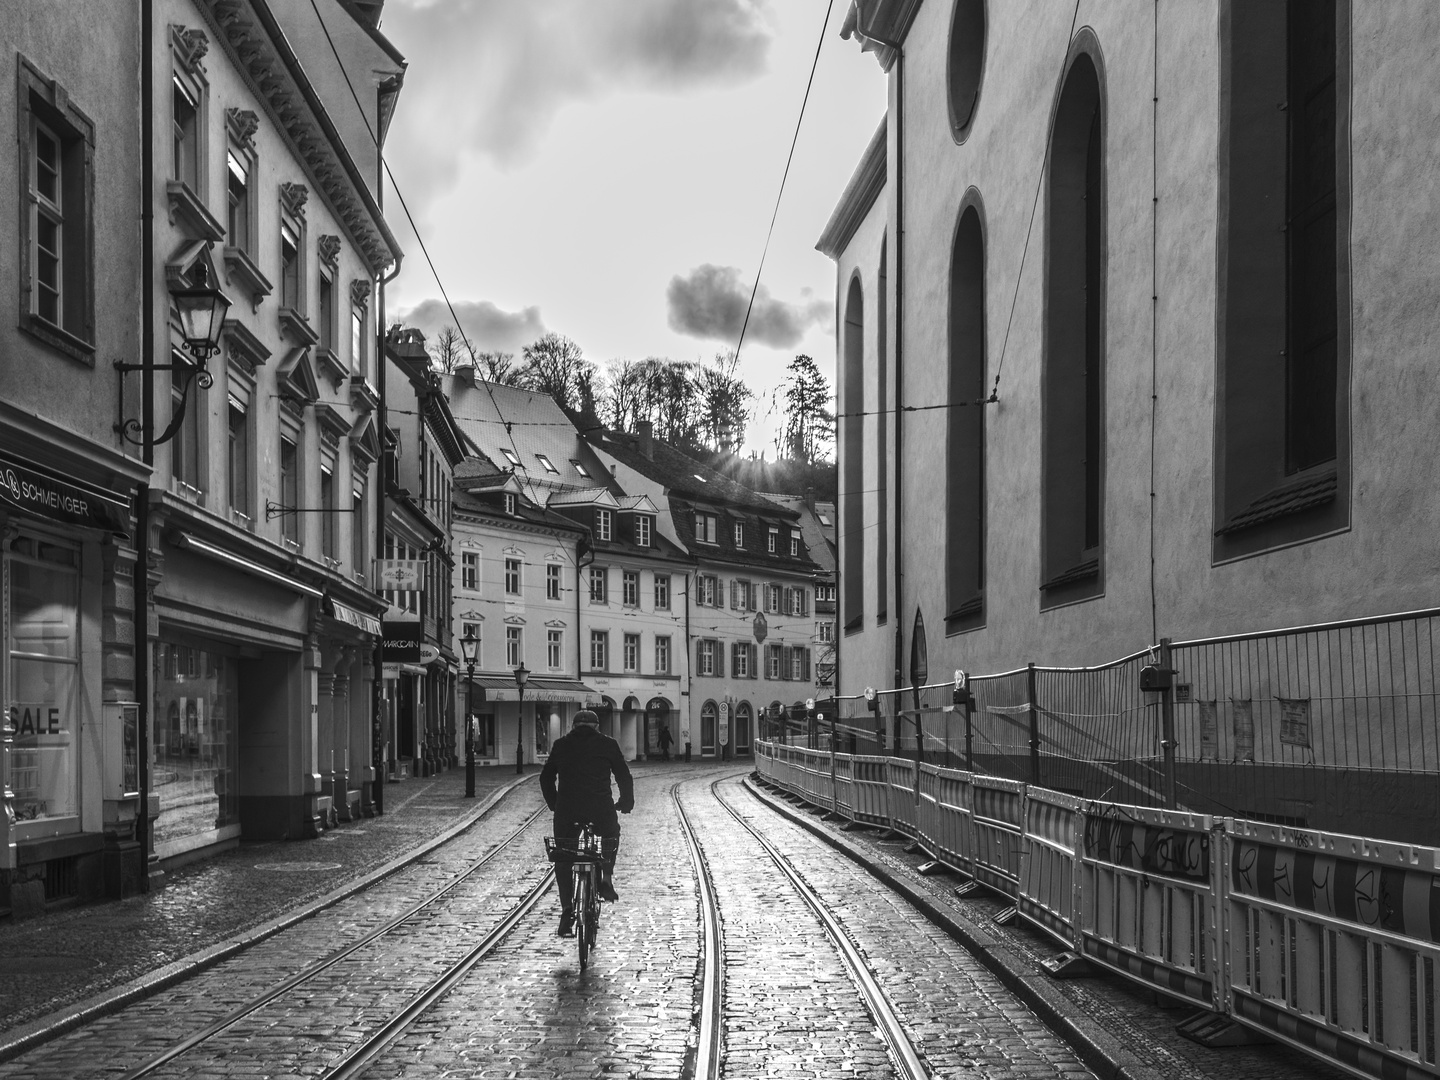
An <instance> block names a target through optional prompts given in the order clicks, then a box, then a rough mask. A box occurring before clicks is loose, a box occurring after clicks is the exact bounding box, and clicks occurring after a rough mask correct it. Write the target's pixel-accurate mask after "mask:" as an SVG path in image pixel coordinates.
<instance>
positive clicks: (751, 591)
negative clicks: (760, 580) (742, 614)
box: [745, 582, 756, 611]
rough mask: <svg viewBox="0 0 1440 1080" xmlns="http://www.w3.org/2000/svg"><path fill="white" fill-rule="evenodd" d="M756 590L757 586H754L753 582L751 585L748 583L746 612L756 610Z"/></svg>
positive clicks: (746, 588)
mask: <svg viewBox="0 0 1440 1080" xmlns="http://www.w3.org/2000/svg"><path fill="white" fill-rule="evenodd" d="M755 588H756V586H755V584H754V583H753V582H749V583H747V584H746V586H745V610H746V611H754V610H755Z"/></svg>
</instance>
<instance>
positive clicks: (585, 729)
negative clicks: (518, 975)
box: [540, 709, 635, 937]
mask: <svg viewBox="0 0 1440 1080" xmlns="http://www.w3.org/2000/svg"><path fill="white" fill-rule="evenodd" d="M612 776H613V777H614V778H615V783H616V784H617V785H619V788H620V798H619V799H612V798H611V796H610V778H611V777H612ZM540 790H541V792H543V793H544V795H545V805H546V806H548V807H550V809H551V810H553V811H554V812H555V836H556V838H557V839H561V840H573V839H574V838H575V837H577V836H579V835H580V826H581V825H583V824H584V823H585V822H587V821H588V822H590V824H591V825H592V826H593V827H594V830H595V832H596V834H597V835H598V836H600V837H601V841H600V843H601V851H602V854H603V856H604V862H603V864H602V866H601V868H600V895H601V896H602V897H603V898H605V899H606V900H609V901H611V902H612V903H613V902H614V901H616V900H618V899H620V897H619V895H618V894H617V893H616V892H615V881H614V870H615V856H616V855H617V854H618V853H619V851H620V820H619V818H617V817H616V816H615V811H616V810H619V811H620V813H622V814H628V813H630V811H631V810H633V809H635V782H634V780H632V779H631V776H630V767H629V766H628V765H626V764H625V755H624V754H623V753H621V752H620V744H619V743H617V742H616V741H615V740H614V739H612V738H610V736H608V735H602V734H600V718H599V717H598V716H596V715H595V714H594V713H593V712H591V711H590V710H589V709H581V710H580V711H579V712H577V713H576V714H575V719H574V721H573V723H572V726H571V729H570V733H569V734H568V735H562V736H561V737H560V738H558V739H556V740H555V745H554V746H552V747H551V748H550V757H549V759H548V760H546V762H545V767H544V768H543V769H541V770H540ZM555 874H556V884H558V885H559V886H560V929H559V933H560V935H561V936H562V937H569V936H570V935H571V934H573V933H574V932H575V907H574V903H575V900H574V881H573V878H574V871H573V870H572V869H571V867H570V865H569V864H568V863H563V862H562V863H556V864H555Z"/></svg>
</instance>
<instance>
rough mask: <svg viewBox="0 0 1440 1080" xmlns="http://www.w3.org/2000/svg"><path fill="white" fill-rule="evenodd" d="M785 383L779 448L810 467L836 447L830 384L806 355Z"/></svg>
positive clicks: (789, 369) (794, 362)
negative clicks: (783, 419)
mask: <svg viewBox="0 0 1440 1080" xmlns="http://www.w3.org/2000/svg"><path fill="white" fill-rule="evenodd" d="M785 371H786V375H785V381H784V382H783V383H781V389H782V390H783V391H784V401H785V426H784V428H783V429H782V430H781V433H780V438H779V440H778V442H777V445H776V449H777V450H779V451H780V452H781V454H782V456H784V457H788V458H791V459H792V460H794V461H798V462H802V463H803V464H806V465H814V464H816V463H817V462H820V461H822V460H825V459H826V458H827V456H828V452H829V450H830V449H831V448H832V447H833V446H834V445H835V413H834V411H833V410H832V409H831V408H830V401H831V398H832V395H831V392H830V381H829V380H828V379H826V378H825V376H824V374H823V373H822V372H821V371H820V369H819V368H818V367H817V366H816V365H815V361H814V360H813V359H812V358H810V357H808V356H806V355H804V354H803V353H802V354H800V355H798V356H796V357H795V359H794V360H792V361H790V366H789V367H787V368H786V369H785Z"/></svg>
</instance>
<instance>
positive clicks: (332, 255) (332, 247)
mask: <svg viewBox="0 0 1440 1080" xmlns="http://www.w3.org/2000/svg"><path fill="white" fill-rule="evenodd" d="M315 250H316V252H318V253H319V255H320V261H321V262H323V263H324V264H325V265H326V266H330V267H333V266H335V265H336V264H337V263H338V262H339V261H340V237H338V236H331V235H330V234H329V233H324V234H322V235H321V237H320V239H319V240H316V241H315Z"/></svg>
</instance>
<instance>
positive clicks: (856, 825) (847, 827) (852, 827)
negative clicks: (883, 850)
mask: <svg viewBox="0 0 1440 1080" xmlns="http://www.w3.org/2000/svg"><path fill="white" fill-rule="evenodd" d="M869 828H871V826H870V825H867V824H866V823H865V822H863V821H847V822H845V824H844V825H841V826H840V831H841V832H855V831H857V830H859V829H869Z"/></svg>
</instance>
